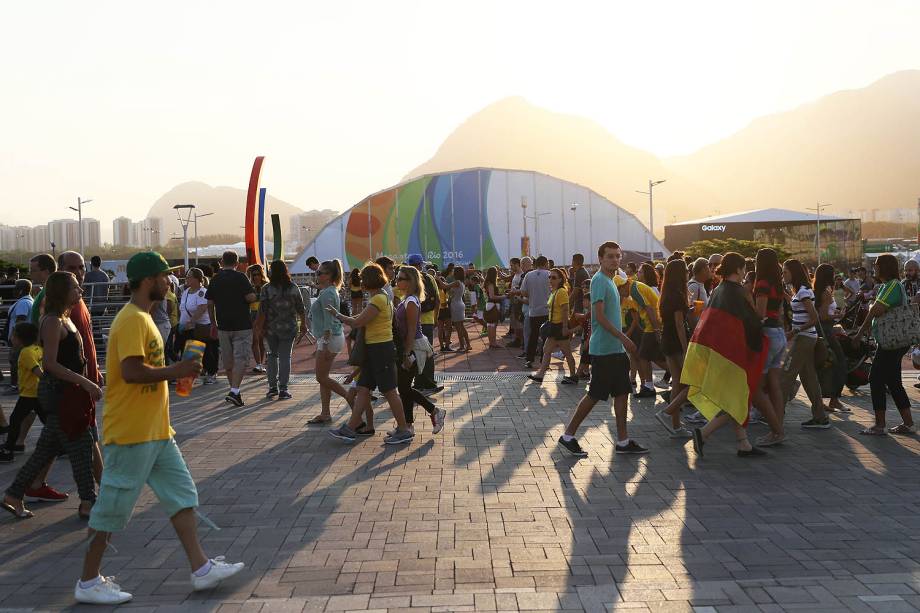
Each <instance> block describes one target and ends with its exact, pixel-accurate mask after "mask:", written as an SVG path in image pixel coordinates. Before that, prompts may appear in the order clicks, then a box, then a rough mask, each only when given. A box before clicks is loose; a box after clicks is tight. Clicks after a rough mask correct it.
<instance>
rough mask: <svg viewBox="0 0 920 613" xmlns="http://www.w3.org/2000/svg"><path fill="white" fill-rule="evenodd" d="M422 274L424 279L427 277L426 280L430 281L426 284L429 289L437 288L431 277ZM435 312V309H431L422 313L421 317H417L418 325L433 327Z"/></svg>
mask: <svg viewBox="0 0 920 613" xmlns="http://www.w3.org/2000/svg"><path fill="white" fill-rule="evenodd" d="M422 274H423V275H424V276H425V277H427V278H428V280H429V281H430V283H429V284H428V286H429V287H437V284H435V282H434V278H433V277H432V276H431V275H429V274H428V273H422ZM423 279H424V277H423ZM422 283H423V284H424V280H423V281H422ZM435 310H436V309H431V310H430V311H422V314H421V316H420V317H419V320H418V321H419V323H420V324H422V325H423V326H425V325H429V326H433V325H434V312H435Z"/></svg>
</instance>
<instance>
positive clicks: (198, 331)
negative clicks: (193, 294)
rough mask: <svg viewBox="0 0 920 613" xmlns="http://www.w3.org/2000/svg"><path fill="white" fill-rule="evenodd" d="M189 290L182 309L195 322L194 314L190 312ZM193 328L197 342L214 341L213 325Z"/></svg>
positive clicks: (186, 292)
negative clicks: (212, 334)
mask: <svg viewBox="0 0 920 613" xmlns="http://www.w3.org/2000/svg"><path fill="white" fill-rule="evenodd" d="M188 292H189V290H188V288H186V290H185V293H184V294H183V295H182V297H183V298H184V299H185V300H183V301H182V308H183V309H185V312H186V313H188V316H189V319H191V320H192V321H194V318H192V312H191V311H189V310H188ZM193 325H194V327H193V328H192V338H193V339H195V340H196V341H201V342H202V343H206V342H208V341H212V340H214V337H212V336H211V324H193Z"/></svg>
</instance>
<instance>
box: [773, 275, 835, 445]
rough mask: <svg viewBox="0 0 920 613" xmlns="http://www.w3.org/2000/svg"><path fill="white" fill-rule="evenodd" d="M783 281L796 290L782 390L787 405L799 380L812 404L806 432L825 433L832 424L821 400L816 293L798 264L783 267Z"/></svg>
mask: <svg viewBox="0 0 920 613" xmlns="http://www.w3.org/2000/svg"><path fill="white" fill-rule="evenodd" d="M783 281H784V282H785V283H786V284H787V285H791V286H792V287H793V288H794V291H795V293H794V294H793V296H792V301H791V302H792V330H791V331H789V332H787V333H786V336H787V337H788V339H789V349H788V351H787V353H786V360H785V363H784V364H783V372H782V380H783V384H782V389H783V390H784V391H786V394H787V398H786V400H787V402H788V400H791V398H789V395H790V391H791V390H792V386H793V382H794V381H795V378H796V377H799V379H801V381H802V387H804V388H805V393H806V394H807V395H808V400H809V401H810V402H811V415H812V418H811V419H809V420H808V421H806V422H803V423H802V427H803V428H809V429H820V430H826V429H827V428H830V427H831V426H830V421H829V420H828V418H827V414H826V413H825V409H824V401H823V400H822V399H821V385H820V383H818V372H817V369H816V368H815V345H816V344H817V343H818V333H817V331H816V330H815V324H816V323H817V321H818V311H817V309H816V308H815V293H814V292H813V291H812V289H811V282H810V281H809V280H808V273H807V272H806V271H805V266H803V265H802V263H801V262H800V261H798V260H786V262H785V263H784V264H783Z"/></svg>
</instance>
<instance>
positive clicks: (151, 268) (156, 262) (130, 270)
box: [125, 251, 169, 281]
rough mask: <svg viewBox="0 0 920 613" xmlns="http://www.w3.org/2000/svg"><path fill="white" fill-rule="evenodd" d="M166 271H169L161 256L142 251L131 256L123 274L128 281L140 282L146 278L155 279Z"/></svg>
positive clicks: (152, 252) (154, 252) (167, 264)
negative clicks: (126, 276)
mask: <svg viewBox="0 0 920 613" xmlns="http://www.w3.org/2000/svg"><path fill="white" fill-rule="evenodd" d="M167 270H169V263H168V262H167V261H166V260H165V259H164V258H163V256H162V255H160V254H159V253H157V252H156V251H142V252H140V253H135V254H134V255H132V256H131V259H130V260H128V266H127V267H126V268H125V273H126V274H127V275H128V280H129V281H140V280H142V279H146V278H147V277H155V276H157V275H158V274H160V273H161V272H166V271H167Z"/></svg>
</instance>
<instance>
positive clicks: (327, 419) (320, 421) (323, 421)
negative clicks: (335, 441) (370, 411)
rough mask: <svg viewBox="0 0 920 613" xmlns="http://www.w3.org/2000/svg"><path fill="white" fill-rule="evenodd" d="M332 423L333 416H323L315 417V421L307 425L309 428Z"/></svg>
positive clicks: (312, 420)
mask: <svg viewBox="0 0 920 613" xmlns="http://www.w3.org/2000/svg"><path fill="white" fill-rule="evenodd" d="M331 421H332V417H331V416H330V417H323V416H321V415H317V416H316V417H314V418H313V419H311V420H310V421H308V422H307V425H308V426H321V425H323V424H328V423H329V422H331Z"/></svg>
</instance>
